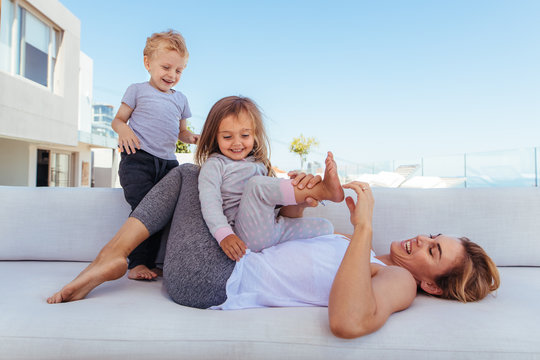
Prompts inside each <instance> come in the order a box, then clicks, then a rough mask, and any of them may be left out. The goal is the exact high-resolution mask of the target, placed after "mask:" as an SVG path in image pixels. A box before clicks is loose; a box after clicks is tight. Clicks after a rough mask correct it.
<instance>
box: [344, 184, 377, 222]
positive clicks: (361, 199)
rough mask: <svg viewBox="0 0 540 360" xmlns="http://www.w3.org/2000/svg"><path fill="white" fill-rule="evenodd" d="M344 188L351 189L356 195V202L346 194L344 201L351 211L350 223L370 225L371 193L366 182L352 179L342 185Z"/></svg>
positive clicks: (371, 216) (371, 212) (371, 218)
mask: <svg viewBox="0 0 540 360" xmlns="http://www.w3.org/2000/svg"><path fill="white" fill-rule="evenodd" d="M343 188H345V189H353V190H354V191H355V192H356V195H357V201H356V204H355V203H354V200H353V199H352V198H351V197H350V196H347V198H346V199H345V202H346V203H347V207H348V208H349V212H350V213H351V224H352V225H353V226H355V227H356V226H357V225H360V226H366V225H369V226H371V223H372V220H373V204H374V202H375V201H374V200H373V193H372V192H371V188H370V186H369V184H368V183H365V182H361V181H353V182H350V183H348V184H345V185H343Z"/></svg>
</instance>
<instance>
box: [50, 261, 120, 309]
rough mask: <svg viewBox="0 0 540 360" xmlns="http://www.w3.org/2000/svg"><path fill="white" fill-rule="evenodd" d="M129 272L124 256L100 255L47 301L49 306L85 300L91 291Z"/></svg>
mask: <svg viewBox="0 0 540 360" xmlns="http://www.w3.org/2000/svg"><path fill="white" fill-rule="evenodd" d="M126 270H127V260H126V258H125V257H123V256H121V255H120V256H115V255H112V254H109V255H107V254H100V255H99V256H98V257H97V258H96V260H94V261H93V262H92V263H91V264H90V265H88V267H87V268H86V269H84V270H83V271H82V272H81V273H80V274H79V276H77V277H76V278H75V279H74V280H73V281H71V282H70V283H69V284H67V285H66V286H64V287H63V288H62V290H60V291H59V292H57V293H55V294H54V295H53V296H51V297H49V298H48V299H47V302H48V303H49V304H57V303H61V302H68V301H75V300H81V299H83V298H84V297H85V296H86V295H88V293H89V292H90V291H92V290H93V289H94V288H95V287H97V286H98V285H101V284H102V283H104V282H105V281H110V280H116V279H118V278H120V277H122V276H123V275H124V274H125V273H126Z"/></svg>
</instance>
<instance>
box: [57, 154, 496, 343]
mask: <svg viewBox="0 0 540 360" xmlns="http://www.w3.org/2000/svg"><path fill="white" fill-rule="evenodd" d="M335 176H337V174H336V175H335ZM197 177H198V167H196V166H194V165H190V164H186V165H181V166H179V167H177V168H175V169H174V170H172V171H171V172H170V173H169V174H168V175H167V176H166V177H165V178H164V179H163V180H162V181H160V182H159V183H158V184H157V185H156V186H155V187H154V188H153V189H152V190H151V191H150V192H149V193H148V195H147V196H146V197H145V198H144V199H143V201H142V202H141V203H140V205H139V206H138V207H137V208H136V209H135V210H134V211H133V213H132V214H131V216H130V218H129V219H128V220H127V221H126V222H125V223H124V225H123V226H122V228H121V229H120V230H119V231H118V233H117V234H116V235H115V236H114V237H113V239H112V240H111V241H110V242H109V243H108V244H107V245H106V246H105V247H104V248H103V249H102V250H101V252H100V253H99V255H98V256H97V258H96V259H95V260H94V261H93V262H92V264H90V265H89V266H88V267H87V268H86V269H85V270H84V271H83V272H82V273H81V274H80V275H79V276H78V277H77V278H75V279H74V280H73V281H72V282H70V283H69V284H68V285H66V286H65V287H64V288H63V289H62V290H61V291H59V292H57V293H56V294H54V295H53V296H51V297H50V298H49V299H48V300H47V301H48V302H49V303H58V302H64V301H73V300H79V299H82V298H84V297H85V296H86V295H87V294H88V293H89V292H90V291H91V290H92V289H94V288H95V287H96V286H98V285H100V284H101V283H103V282H105V281H109V280H114V279H117V278H119V277H121V276H123V275H124V274H125V272H126V269H127V264H126V257H127V254H129V253H130V252H131V251H132V250H133V249H134V248H135V247H136V246H137V245H138V244H140V243H141V242H142V241H143V240H144V239H146V238H147V237H148V236H149V235H150V234H152V233H155V232H156V231H158V230H159V229H161V228H162V227H163V226H165V225H166V224H167V222H168V221H169V220H170V219H171V217H172V222H171V229H170V233H169V239H168V243H167V251H166V255H165V267H164V278H165V285H166V288H167V291H168V292H169V295H170V296H171V298H172V299H173V300H174V301H175V302H177V303H179V304H181V305H185V306H190V307H196V308H209V307H212V306H218V307H219V306H220V305H222V304H224V303H226V300H228V295H229V294H228V293H227V290H228V289H227V288H228V287H230V286H229V285H230V284H228V283H227V280H228V279H229V278H230V277H231V276H232V275H234V274H233V271H234V270H235V264H236V263H235V262H234V261H232V260H230V259H229V258H228V257H227V256H226V255H225V253H224V252H223V251H222V250H221V249H220V247H219V245H218V244H217V242H216V241H215V240H214V239H213V237H212V236H211V234H210V233H209V231H208V228H207V227H206V225H205V222H204V220H203V218H202V215H201V209H200V203H199V196H198V191H197ZM344 188H350V189H353V190H354V191H355V192H356V194H357V202H356V204H355V203H354V201H353V200H352V199H351V198H347V199H346V202H347V206H348V208H349V210H350V214H351V223H352V224H353V226H354V233H353V234H352V236H351V238H350V244H347V245H348V246H346V248H345V249H344V255H343V254H341V255H340V256H341V257H342V259H341V258H338V259H337V264H338V265H337V272H336V273H335V279H334V280H333V283H331V284H329V285H328V286H329V287H330V286H331V289H330V290H329V296H328V294H327V295H326V297H327V298H328V313H329V320H330V327H331V330H332V332H333V333H334V334H335V335H336V336H339V337H344V338H354V337H358V336H362V335H365V334H368V333H371V332H373V331H375V330H377V329H378V328H379V327H381V326H382V325H383V324H384V322H385V321H386V319H387V318H388V317H389V316H390V314H392V313H394V312H396V311H399V310H403V309H405V308H407V307H408V306H409V305H410V304H411V303H412V301H413V299H414V297H415V295H416V290H417V287H418V286H419V287H420V288H421V289H423V290H425V291H426V292H428V293H430V294H434V295H439V296H442V297H448V298H457V299H459V300H462V301H474V300H480V299H481V298H483V297H484V296H486V295H487V294H488V293H489V292H490V291H493V290H495V289H496V288H497V287H498V286H499V277H498V273H497V269H496V267H495V265H494V263H493V262H492V261H491V259H490V258H489V257H488V256H487V255H486V254H485V253H484V252H483V251H482V250H481V249H480V248H479V247H478V246H476V245H473V246H472V247H473V248H474V249H477V250H478V249H480V251H477V253H478V254H479V255H478V256H477V257H475V258H474V261H472V260H471V257H470V255H469V250H468V249H469V247H470V246H469V245H466V244H472V243H469V242H468V241H467V240H460V239H456V238H452V237H448V236H444V235H439V236H436V237H433V238H429V237H421V236H419V237H416V238H414V239H411V240H406V241H402V242H395V243H392V245H391V249H390V254H388V255H384V256H380V257H379V260H382V261H379V263H378V264H377V263H375V262H377V261H375V260H373V259H371V233H372V214H373V195H372V193H371V190H370V188H369V186H368V185H367V184H365V183H360V182H353V183H351V184H347V185H345V186H344ZM177 204H178V205H177ZM305 206H306V204H304V205H297V206H296V207H294V208H289V209H288V210H287V211H288V212H289V213H288V214H287V215H288V216H291V215H293V216H294V215H297V216H301V213H302V210H303V208H304V207H305ZM337 237H339V235H337ZM289 243H294V241H291V242H289ZM306 246H310V245H309V244H308V245H306ZM277 251H281V252H282V253H283V249H281V248H278V249H277ZM252 255H253V256H251V255H250V256H244V258H243V260H245V261H243V262H240V263H239V264H241V263H247V262H248V260H249V259H250V258H253V259H256V258H260V257H261V256H263V255H262V254H255V253H253V254H252ZM290 256H292V258H293V259H294V256H296V254H290ZM251 261H253V260H251ZM381 262H382V263H383V264H384V265H388V266H384V265H382V264H381ZM303 265H307V264H303ZM304 268H308V266H304ZM297 275H298V273H294V272H292V273H288V276H289V280H290V281H291V282H292V283H294V282H295V276H297ZM455 295H457V296H455Z"/></svg>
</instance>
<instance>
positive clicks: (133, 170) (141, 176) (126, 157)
mask: <svg viewBox="0 0 540 360" xmlns="http://www.w3.org/2000/svg"><path fill="white" fill-rule="evenodd" d="M177 166H178V161H176V160H165V159H161V158H158V157H156V156H154V155H152V154H149V153H147V152H146V151H143V150H137V152H136V153H134V154H126V153H125V152H123V153H122V160H121V161H120V166H119V169H118V176H119V177H120V184H121V185H122V188H123V189H124V197H125V198H126V201H127V202H128V204H129V205H131V211H133V210H135V208H136V207H137V205H139V203H140V202H141V200H142V199H143V198H144V196H145V195H146V194H147V193H148V192H149V191H150V189H152V187H154V185H155V184H157V183H158V182H159V181H160V180H161V179H162V178H163V177H164V176H165V175H167V173H168V172H169V171H170V170H171V169H173V168H175V167H177ZM161 234H162V232H161V231H159V232H157V233H155V234H153V235H152V236H150V237H149V238H148V239H146V240H145V241H143V242H142V243H141V244H140V245H139V246H137V247H136V248H135V250H133V251H132V252H131V254H130V255H129V256H128V259H129V268H130V269H132V268H134V267H135V266H138V265H146V266H147V267H148V268H149V269H152V268H154V267H155V266H156V262H155V261H156V256H157V253H158V251H159V246H160V240H161Z"/></svg>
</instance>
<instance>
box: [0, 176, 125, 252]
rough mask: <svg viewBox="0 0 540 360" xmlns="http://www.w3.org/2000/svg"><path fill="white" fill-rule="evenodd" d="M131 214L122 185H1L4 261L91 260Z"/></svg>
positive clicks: (0, 245) (0, 231)
mask: <svg viewBox="0 0 540 360" xmlns="http://www.w3.org/2000/svg"><path fill="white" fill-rule="evenodd" d="M129 213H130V208H129V205H128V204H127V203H126V201H125V200H124V194H123V192H122V189H108V188H47V187H38V188H36V187H18V186H0V260H66V261H91V260H93V259H94V258H95V257H96V255H97V253H98V252H99V250H100V249H101V247H103V245H105V244H106V243H107V241H109V239H110V238H111V237H112V236H113V235H114V234H115V233H116V231H117V230H118V229H119V228H120V226H121V225H122V223H123V222H124V221H125V220H126V219H127V217H128V215H129Z"/></svg>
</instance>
